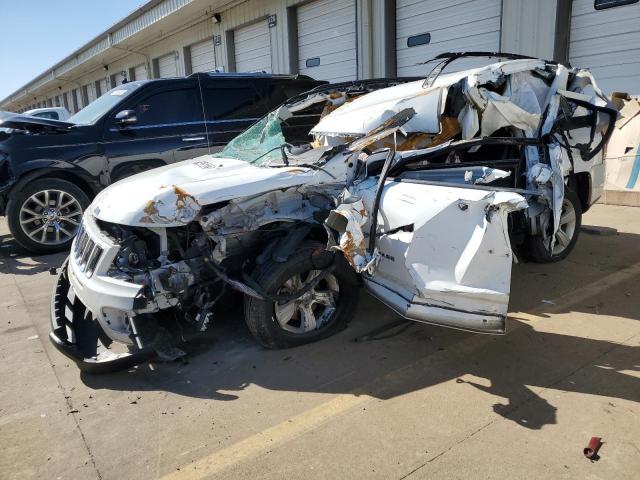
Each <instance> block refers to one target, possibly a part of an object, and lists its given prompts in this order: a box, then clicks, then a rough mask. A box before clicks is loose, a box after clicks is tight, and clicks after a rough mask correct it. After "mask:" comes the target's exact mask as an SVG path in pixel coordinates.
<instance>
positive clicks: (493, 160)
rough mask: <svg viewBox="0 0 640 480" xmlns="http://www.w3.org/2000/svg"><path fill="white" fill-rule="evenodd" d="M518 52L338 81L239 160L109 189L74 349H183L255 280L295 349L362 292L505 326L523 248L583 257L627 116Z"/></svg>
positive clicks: (268, 129)
mask: <svg viewBox="0 0 640 480" xmlns="http://www.w3.org/2000/svg"><path fill="white" fill-rule="evenodd" d="M467 56H472V55H467ZM452 57H454V56H452V55H450V56H448V57H447V56H443V58H442V59H441V61H442V64H441V67H444V66H447V65H448V63H450V62H451V59H452ZM507 58H508V59H507V60H506V61H502V62H499V63H494V64H492V65H489V66H487V67H481V68H478V69H474V70H467V71H464V72H457V73H451V74H447V75H444V74H441V70H442V68H440V69H438V68H436V69H435V70H434V71H433V72H432V74H431V75H429V77H427V79H426V80H418V81H415V80H414V81H409V79H394V80H373V81H361V82H349V83H345V84H336V85H331V86H327V87H321V88H318V89H315V90H313V91H311V92H309V93H307V94H304V95H301V96H299V97H296V98H294V99H292V100H290V101H288V102H287V103H286V104H284V105H283V106H281V107H280V108H279V109H277V110H275V111H274V112H272V113H270V114H269V115H267V116H266V117H265V118H263V119H262V120H260V121H259V122H257V123H256V124H254V125H253V126H252V127H250V128H249V129H248V130H247V131H245V132H244V133H243V134H241V135H240V136H239V137H236V139H234V140H233V141H232V142H231V143H230V144H229V145H228V146H227V147H226V148H225V149H224V150H223V151H222V152H220V153H219V154H216V155H207V156H204V157H200V158H196V159H193V160H189V161H186V162H182V163H180V164H176V165H171V166H167V167H161V168H159V169H156V170H153V171H151V172H145V173H142V174H140V175H136V176H134V177H131V178H129V179H125V180H123V181H121V182H118V183H117V184H114V185H113V186H111V187H109V188H107V189H106V190H105V191H103V192H102V193H101V194H100V195H98V197H97V198H96V200H95V201H94V202H93V204H92V205H91V206H90V207H89V208H88V209H87V212H86V213H85V217H84V219H83V224H82V227H81V230H80V232H79V234H78V236H77V238H76V240H75V241H74V244H73V246H72V251H71V254H70V256H69V259H68V260H67V262H66V263H65V265H64V266H63V268H62V269H61V272H60V275H59V279H58V283H57V286H56V292H55V294H54V297H53V299H52V313H51V315H52V323H53V331H52V333H51V338H52V340H53V342H54V344H55V345H56V346H57V347H58V348H59V349H60V350H61V351H63V352H64V353H65V354H66V355H68V356H70V357H71V358H73V359H74V360H75V361H76V362H77V363H78V365H79V366H80V367H81V368H82V369H85V370H89V371H102V370H112V369H116V368H122V367H125V366H129V365H131V364H133V363H138V362H140V361H142V360H144V359H147V358H150V357H152V356H156V357H159V358H161V359H164V360H172V359H176V358H179V357H181V356H183V355H184V354H185V353H184V350H183V349H182V348H180V344H181V342H183V341H184V340H186V339H187V338H188V336H189V332H191V334H196V335H197V334H198V333H199V332H203V331H205V330H207V329H210V328H212V327H213V325H214V324H215V320H216V318H215V315H216V313H215V312H216V310H215V307H216V306H219V305H221V304H224V303H225V302H230V301H233V298H236V297H234V296H233V295H230V293H231V292H233V291H236V292H240V293H241V294H242V295H243V296H244V302H245V319H246V321H247V325H248V326H249V329H250V330H251V332H252V333H253V334H254V336H256V338H257V339H258V340H259V341H260V342H261V343H262V344H263V345H265V346H267V347H270V348H280V347H289V346H294V345H298V344H302V343H307V342H308V341H313V340H317V339H319V338H322V337H323V336H327V335H329V334H331V333H333V332H335V331H337V329H339V328H340V327H341V326H344V325H346V321H348V317H349V316H350V315H351V313H352V311H353V308H355V299H354V298H355V295H353V292H354V291H355V290H356V289H357V287H358V285H359V284H363V285H364V286H365V287H366V288H367V289H368V290H369V292H371V293H372V294H373V295H374V296H375V297H377V298H378V299H380V300H381V301H383V302H384V303H385V304H387V305H388V306H389V307H391V308H392V309H394V310H395V311H396V312H397V313H399V314H400V315H402V316H404V317H406V318H409V319H412V320H416V321H420V322H426V323H431V324H436V325H441V326H447V327H452V328H458V329H463V330H469V331H474V332H479V333H504V332H505V329H506V314H507V308H508V302H509V287H510V276H511V264H512V262H513V261H515V260H517V255H516V253H514V252H515V251H516V248H515V245H516V244H525V245H529V244H530V243H532V242H533V243H534V244H535V248H536V249H537V250H535V252H538V253H537V254H538V255H547V256H546V257H545V258H546V259H547V261H555V260H558V259H561V258H564V256H566V255H567V254H568V252H569V251H570V249H571V247H572V246H573V243H575V238H577V237H576V236H577V232H576V231H570V230H569V229H568V228H569V227H566V226H567V225H569V222H568V221H567V222H565V223H563V222H564V221H565V220H567V219H568V218H569V217H570V216H571V209H575V208H577V207H576V205H577V204H576V201H574V202H571V201H569V200H571V199H573V198H574V197H575V198H578V196H577V195H576V194H575V191H577V190H579V189H578V188H577V187H576V185H577V184H578V183H579V182H580V178H581V177H580V176H584V178H589V179H590V180H589V181H590V182H592V183H593V185H592V186H591V187H590V188H591V189H592V192H591V195H590V197H589V198H583V199H580V201H581V202H582V203H583V204H584V207H583V209H584V208H585V207H588V205H589V204H590V203H591V202H592V201H594V200H595V198H593V190H595V189H596V185H595V183H597V182H596V181H594V180H593V179H592V177H593V175H594V174H593V167H594V164H595V165H597V164H602V150H603V147H604V145H605V144H606V141H607V140H608V138H609V136H610V134H611V130H612V126H613V122H614V121H615V117H616V111H615V110H612V109H611V108H610V107H609V105H608V103H607V100H606V97H604V95H602V93H601V92H600V91H599V90H598V88H597V86H596V84H595V81H594V80H593V78H592V77H591V75H590V74H589V73H588V72H586V71H583V70H576V69H571V68H568V67H564V66H562V65H559V64H557V63H555V62H549V61H545V60H539V59H531V58H523V57H519V56H507ZM445 62H446V63H445ZM572 192H573V193H572ZM573 215H574V222H573V224H571V225H573V227H572V228H573V229H574V230H575V228H576V223H575V215H576V212H575V211H574V212H573ZM578 226H579V224H578ZM512 245H514V246H513V247H512ZM524 251H526V249H525V250H524ZM529 251H531V249H529ZM540 252H542V253H540ZM523 255H524V256H527V254H526V253H524V254H523ZM117 344H119V345H120V347H116V345H117Z"/></svg>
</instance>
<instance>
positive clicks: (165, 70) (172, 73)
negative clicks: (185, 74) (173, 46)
mask: <svg viewBox="0 0 640 480" xmlns="http://www.w3.org/2000/svg"><path fill="white" fill-rule="evenodd" d="M158 75H159V76H160V78H166V77H177V76H178V65H177V64H176V54H175V52H171V53H170V54H169V55H165V56H164V57H160V58H158Z"/></svg>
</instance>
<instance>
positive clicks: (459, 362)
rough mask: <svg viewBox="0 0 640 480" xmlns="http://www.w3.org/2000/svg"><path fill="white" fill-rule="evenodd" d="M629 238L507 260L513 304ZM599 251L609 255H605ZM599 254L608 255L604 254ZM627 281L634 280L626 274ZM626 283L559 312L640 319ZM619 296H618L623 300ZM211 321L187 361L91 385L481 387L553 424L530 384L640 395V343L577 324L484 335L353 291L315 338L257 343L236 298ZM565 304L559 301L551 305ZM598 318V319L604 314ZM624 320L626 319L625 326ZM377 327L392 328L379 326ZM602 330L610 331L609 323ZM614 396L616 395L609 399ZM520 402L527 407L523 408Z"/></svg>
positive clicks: (523, 415) (208, 395)
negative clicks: (341, 318) (546, 259)
mask: <svg viewBox="0 0 640 480" xmlns="http://www.w3.org/2000/svg"><path fill="white" fill-rule="evenodd" d="M639 241H640V239H639V238H638V236H637V235H631V234H618V235H615V236H603V235H585V236H584V237H583V238H582V239H581V243H579V246H578V248H577V249H576V251H575V252H574V253H573V254H572V256H571V257H570V258H569V259H567V260H566V261H565V262H560V263H557V264H553V265H533V264H527V263H524V264H520V265H517V266H516V268H515V269H514V279H513V288H512V305H513V304H515V308H511V311H519V312H524V313H527V312H531V313H532V314H534V315H537V316H540V317H544V316H545V315H543V314H542V315H540V314H538V313H536V312H538V308H539V307H540V304H541V302H543V301H544V300H545V299H553V298H557V297H558V296H559V295H561V294H563V293H565V292H563V291H562V289H563V288H564V289H565V290H568V291H570V290H572V289H575V288H576V286H577V285H584V284H586V283H591V282H597V281H598V280H599V279H601V278H604V277H605V276H607V275H609V274H611V273H612V272H615V271H619V270H620V268H622V267H624V266H628V265H630V264H632V263H636V262H640V252H638V251H637V250H638V249H637V247H636V246H637V245H638V244H639V243H638V242H639ZM603 252H606V253H603ZM603 255H608V256H609V257H608V258H607V259H606V262H605V261H603V263H599V262H600V261H601V260H603V258H602V257H603ZM632 280H633V281H630V282H629V285H635V286H636V287H635V288H636V291H637V284H638V280H640V278H637V279H632ZM622 287H623V286H622V285H616V286H614V287H611V288H610V289H609V290H610V291H607V292H602V293H601V294H599V298H611V300H606V301H598V302H595V304H593V303H594V302H592V301H591V300H588V301H586V302H581V303H579V304H577V305H573V306H571V307H570V308H569V309H567V310H566V311H567V312H581V313H584V314H594V313H600V314H602V315H603V316H602V317H597V318H598V319H599V318H603V321H612V320H611V319H614V320H616V319H617V320H620V321H626V319H633V320H640V308H638V306H639V305H638V301H637V300H634V297H633V296H631V297H629V296H627V295H626V294H625V292H624V289H623V288H622ZM620 297H621V298H620ZM229 307H230V306H229V305H225V308H226V311H225V312H224V313H223V314H219V316H218V317H217V318H216V320H214V328H213V329H212V331H211V332H210V333H209V334H208V336H207V338H204V339H203V340H202V341H201V342H200V343H199V345H196V346H195V347H194V351H193V352H192V353H191V354H190V356H189V363H188V364H181V363H161V364H155V365H154V369H153V370H151V369H150V368H149V367H148V366H146V365H141V366H139V367H137V368H134V369H131V370H130V371H128V372H120V373H114V374H109V375H102V376H95V375H87V374H82V377H81V378H82V381H83V382H84V383H85V384H86V385H87V386H89V387H90V388H94V389H111V390H122V391H132V390H141V391H145V390H153V391H158V390H160V391H169V392H173V393H176V394H179V395H184V396H189V397H195V398H203V399H214V400H219V401H232V400H235V399H237V398H238V397H239V396H240V395H241V392H242V391H243V390H244V389H245V388H246V387H247V386H249V385H251V384H255V385H258V386H260V387H262V388H266V389H269V390H276V391H297V392H320V393H331V394H353V395H362V394H366V395H370V396H373V397H376V398H380V399H389V398H394V397H396V396H399V395H404V394H407V393H410V392H415V391H419V390H424V389H428V388H429V387H432V386H434V385H438V384H442V383H444V382H454V383H455V385H456V387H455V388H460V395H464V394H465V392H466V393H468V392H469V391H468V390H467V389H470V388H471V389H474V390H479V391H481V392H484V393H486V394H488V395H490V397H489V398H488V400H487V401H489V402H493V401H495V400H494V397H499V400H497V401H495V403H494V404H493V405H492V407H491V408H492V409H493V411H494V412H495V413H497V414H499V415H501V416H503V417H504V418H506V419H509V420H510V421H513V422H516V423H518V424H519V425H521V426H524V427H526V428H530V429H540V428H542V427H543V426H544V425H549V424H553V423H555V422H556V407H555V406H554V405H552V404H551V403H550V401H549V400H547V399H546V398H544V397H543V396H542V395H540V394H539V393H538V392H540V391H541V390H543V389H558V390H562V391H568V392H577V393H583V394H589V395H600V396H606V397H610V398H611V399H624V400H631V401H634V402H640V378H639V376H638V375H637V373H635V375H634V373H632V372H638V371H640V361H639V360H638V359H639V358H640V347H638V346H633V345H620V344H618V343H615V342H612V341H607V340H602V339H597V338H585V337H583V336H580V332H579V331H576V332H573V331H572V330H568V331H569V332H570V333H566V332H565V331H564V330H561V331H563V332H564V333H557V332H556V330H554V332H547V331H537V330H535V329H534V327H533V326H532V325H531V324H530V323H528V322H527V321H525V320H523V319H519V318H511V319H510V320H509V326H508V328H509V333H508V334H507V335H505V336H500V337H496V336H482V335H474V334H468V333H464V332H458V331H455V330H449V329H444V328H438V327H433V326H429V325H423V324H417V323H414V322H402V321H401V319H400V318H399V317H398V316H397V315H395V314H393V313H392V312H391V311H390V310H389V309H388V308H387V307H385V306H384V305H382V304H381V303H379V302H378V301H376V300H374V299H373V298H371V297H369V296H368V295H367V294H366V293H365V292H361V295H360V305H359V308H358V314H357V315H356V317H355V318H354V319H353V321H352V322H351V324H350V326H349V328H348V329H346V330H345V331H343V332H341V333H340V334H338V335H336V336H334V337H332V338H329V339H327V340H323V341H321V342H318V343H315V344H311V345H306V346H303V347H298V348H295V349H289V350H281V351H272V350H265V349H263V348H261V347H260V346H258V345H257V343H256V342H255V341H254V340H253V339H252V338H251V337H250V335H249V333H248V331H247V329H246V328H245V327H244V324H243V320H242V310H241V306H240V305H239V304H238V302H235V303H234V304H233V305H232V306H231V308H229ZM561 313H564V311H558V310H557V309H556V311H555V314H561ZM605 319H606V320H605ZM625 325H626V328H629V324H628V322H626V323H625ZM385 326H387V327H388V328H386V329H385ZM608 328H616V327H615V325H611V326H610V327H608ZM613 401H615V400H613ZM520 407H526V408H520Z"/></svg>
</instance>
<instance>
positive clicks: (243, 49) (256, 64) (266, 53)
mask: <svg viewBox="0 0 640 480" xmlns="http://www.w3.org/2000/svg"><path fill="white" fill-rule="evenodd" d="M233 43H234V51H235V60H236V72H267V73H271V37H270V36H269V26H268V25H267V22H266V21H264V20H263V21H260V22H257V23H253V24H251V25H247V26H246V27H240V28H237V29H236V30H235V31H234V33H233Z"/></svg>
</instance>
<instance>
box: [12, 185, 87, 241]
mask: <svg viewBox="0 0 640 480" xmlns="http://www.w3.org/2000/svg"><path fill="white" fill-rule="evenodd" d="M81 218H82V207H81V206H80V202H79V201H78V200H77V199H76V198H75V197H74V196H73V195H71V194H69V193H68V192H64V191H62V190H42V191H40V192H36V193H34V194H33V195H31V196H30V197H29V198H27V200H25V202H24V203H23V204H22V207H20V227H21V228H22V231H23V232H24V233H25V234H26V235H27V236H28V237H29V238H30V239H31V240H33V241H34V242H37V243H40V244H42V245H60V244H62V243H65V242H68V241H69V240H71V239H72V238H73V237H74V236H75V234H76V233H77V232H78V227H79V226H80V220H81Z"/></svg>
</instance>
